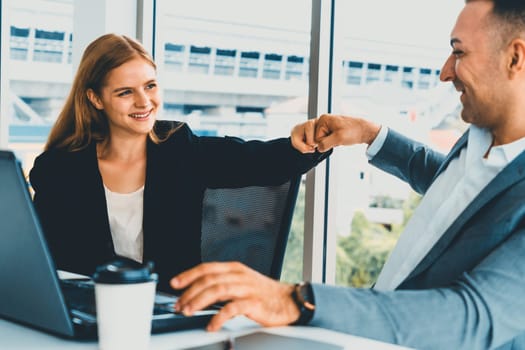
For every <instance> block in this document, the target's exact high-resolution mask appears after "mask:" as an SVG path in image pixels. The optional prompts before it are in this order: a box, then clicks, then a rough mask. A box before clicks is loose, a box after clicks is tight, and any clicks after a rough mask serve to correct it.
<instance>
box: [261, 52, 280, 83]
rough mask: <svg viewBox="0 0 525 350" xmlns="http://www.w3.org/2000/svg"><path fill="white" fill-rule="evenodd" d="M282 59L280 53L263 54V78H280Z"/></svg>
mask: <svg viewBox="0 0 525 350" xmlns="http://www.w3.org/2000/svg"><path fill="white" fill-rule="evenodd" d="M282 60H283V56H282V55H277V54H274V53H268V54H266V55H264V70H263V78H266V79H280V78H281V66H282Z"/></svg>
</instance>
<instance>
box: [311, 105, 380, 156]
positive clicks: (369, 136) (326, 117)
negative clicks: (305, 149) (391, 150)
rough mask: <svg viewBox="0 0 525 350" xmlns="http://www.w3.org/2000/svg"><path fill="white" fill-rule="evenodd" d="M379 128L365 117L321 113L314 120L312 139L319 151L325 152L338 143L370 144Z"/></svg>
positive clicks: (338, 144)
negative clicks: (313, 135)
mask: <svg viewBox="0 0 525 350" xmlns="http://www.w3.org/2000/svg"><path fill="white" fill-rule="evenodd" d="M380 129H381V126H380V125H377V124H375V123H372V122H370V121H368V120H365V119H361V118H355V117H345V116H339V115H333V114H323V115H321V116H320V117H319V118H318V119H317V120H316V122H315V137H314V140H315V143H316V144H317V149H318V150H319V152H326V151H328V150H330V149H332V148H334V147H336V146H340V145H354V144H358V143H366V144H371V143H372V142H373V141H374V139H375V138H376V136H377V134H378V133H379V130H380Z"/></svg>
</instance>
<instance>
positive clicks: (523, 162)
mask: <svg viewBox="0 0 525 350" xmlns="http://www.w3.org/2000/svg"><path fill="white" fill-rule="evenodd" d="M458 145H459V142H458ZM460 148H461V147H460ZM453 151H454V150H453ZM453 151H452V152H451V154H452V153H453ZM456 151H458V150H456ZM447 161H450V158H449V157H447ZM440 171H442V169H440ZM523 178H525V151H524V152H522V153H521V154H520V155H519V156H518V157H516V159H514V160H513V161H512V162H511V163H510V164H508V165H507V166H506V167H505V168H504V169H503V170H502V171H501V172H500V173H499V174H498V175H496V177H495V178H494V179H492V181H491V182H490V183H489V184H488V185H487V186H486V187H485V188H484V189H483V190H482V191H481V192H480V193H479V194H478V196H477V197H476V198H474V200H473V201H472V202H471V203H470V204H469V205H468V206H467V207H466V208H465V210H464V211H463V213H461V215H459V216H458V218H457V219H456V220H455V221H454V222H453V223H452V225H450V227H449V228H448V229H447V230H446V231H445V233H444V234H443V235H442V236H441V238H440V239H439V240H438V241H437V242H436V244H435V245H434V246H433V247H432V249H431V250H430V251H429V252H428V254H427V255H426V256H425V257H424V258H423V260H421V262H420V263H419V264H418V265H417V266H416V268H415V269H414V270H413V271H412V272H411V273H410V274H409V276H408V277H407V278H406V279H405V281H406V280H408V279H410V278H412V277H414V276H416V275H418V274H419V273H421V272H423V271H424V270H425V269H426V268H428V267H429V266H430V265H431V264H432V263H433V262H434V261H435V260H436V259H437V258H438V257H439V256H440V255H441V254H442V253H443V251H444V250H445V249H446V248H447V247H448V246H449V245H450V243H451V242H452V240H453V239H454V237H456V235H457V234H458V233H459V232H460V230H461V228H462V227H463V226H464V225H465V223H467V221H468V220H470V219H471V218H472V217H473V216H474V215H475V214H476V213H477V212H478V211H479V210H480V209H481V208H482V207H483V206H485V205H486V204H487V203H488V202H490V201H491V200H492V199H493V198H494V197H496V196H497V195H498V194H499V193H501V192H502V191H504V190H506V189H508V188H509V187H511V186H513V185H514V184H515V183H516V182H518V181H520V180H522V179H523Z"/></svg>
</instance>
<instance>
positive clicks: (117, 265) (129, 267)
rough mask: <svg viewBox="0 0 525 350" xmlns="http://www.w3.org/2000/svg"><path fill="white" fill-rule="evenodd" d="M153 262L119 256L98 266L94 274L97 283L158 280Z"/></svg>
mask: <svg viewBox="0 0 525 350" xmlns="http://www.w3.org/2000/svg"><path fill="white" fill-rule="evenodd" d="M157 279H158V276H157V274H156V273H153V262H148V263H145V264H141V263H139V262H137V261H135V260H131V259H128V258H122V257H120V258H117V259H115V260H112V261H110V262H108V263H106V264H104V265H100V266H98V267H97V269H96V271H95V273H94V274H93V281H94V282H95V283H107V284H121V283H123V284H126V283H143V282H149V281H157Z"/></svg>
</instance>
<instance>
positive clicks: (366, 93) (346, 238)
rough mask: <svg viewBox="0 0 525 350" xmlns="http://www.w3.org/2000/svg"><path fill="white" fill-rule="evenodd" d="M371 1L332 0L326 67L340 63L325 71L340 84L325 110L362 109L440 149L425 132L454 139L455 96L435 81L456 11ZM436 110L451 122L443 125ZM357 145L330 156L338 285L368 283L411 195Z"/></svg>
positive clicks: (330, 216)
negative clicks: (331, 49)
mask: <svg viewBox="0 0 525 350" xmlns="http://www.w3.org/2000/svg"><path fill="white" fill-rule="evenodd" d="M461 5H462V4H458V6H461ZM377 6H378V4H377V3H373V4H372V3H371V4H368V5H367V3H364V2H360V3H357V2H355V1H346V0H338V1H337V2H336V5H335V13H336V14H335V24H334V28H336V31H337V32H336V36H335V37H336V38H338V40H337V41H336V42H335V43H334V45H335V52H339V53H340V54H339V55H340V57H341V58H339V56H337V57H336V58H335V59H336V61H335V62H334V66H335V67H343V69H342V72H339V71H337V70H336V72H335V74H342V80H343V81H344V82H346V84H340V85H334V87H333V95H334V96H335V97H336V98H335V99H334V101H338V102H339V103H337V104H335V105H334V110H333V113H336V114H343V115H359V116H362V117H364V118H367V119H370V120H373V121H375V122H377V123H379V124H382V125H385V126H388V127H390V128H392V129H395V130H397V131H399V132H401V133H403V134H405V135H407V136H409V137H413V138H416V139H418V140H420V141H423V142H425V143H430V144H431V145H433V146H434V147H436V148H438V149H441V150H442V151H443V152H446V151H448V149H447V147H448V146H445V145H443V144H439V143H432V142H433V140H434V139H435V138H434V137H433V135H434V134H435V133H436V131H437V128H440V129H446V130H447V131H448V135H450V136H449V138H452V139H454V138H457V135H458V134H459V132H460V131H462V130H461V127H462V126H459V125H460V123H459V122H458V121H459V120H460V118H459V116H458V108H457V107H458V104H459V99H458V98H457V95H456V94H455V92H454V90H453V87H452V86H450V84H440V83H436V79H437V78H438V74H437V72H438V71H439V69H440V68H441V65H442V64H443V61H442V59H444V58H446V57H447V55H448V54H449V52H450V48H449V46H448V44H449V37H448V35H449V33H450V30H451V28H452V24H453V23H454V20H455V16H456V14H457V12H456V11H454V10H453V9H450V8H446V9H444V8H442V4H441V2H440V1H437V0H435V1H430V2H429V1H425V2H420V1H416V0H413V1H412V0H401V1H396V2H388V1H383V2H381V4H380V6H381V11H379V12H378V11H377ZM458 10H459V8H458ZM429 13H432V14H433V15H432V16H428V14H429ZM437 14H439V15H437ZM384 28H389V29H388V30H387V31H385V30H384ZM339 59H340V61H338V60H339ZM337 78H338V77H337V76H335V77H334V81H337V80H338V79H337ZM339 80H340V79H339ZM382 82H383V83H382ZM371 83H373V84H371ZM445 117H448V118H450V120H454V121H455V122H454V123H446V122H445V120H446V119H448V118H445ZM458 129H459V130H458ZM439 131H441V130H439ZM458 131H459V132H458ZM365 149H366V147H365V146H364V145H355V146H351V147H340V148H338V149H336V150H335V151H334V153H333V155H332V157H331V161H330V179H329V191H328V197H329V203H330V208H329V210H328V213H327V219H326V220H327V222H328V235H329V236H332V237H333V236H335V239H333V241H335V242H336V243H335V244H336V245H337V248H336V250H335V251H336V252H337V254H336V257H335V258H334V259H335V266H336V268H335V282H336V284H339V285H350V286H358V287H369V286H371V285H372V284H373V283H374V282H375V281H376V279H377V277H378V274H379V272H380V270H381V268H382V266H383V263H384V262H385V260H386V258H387V256H388V254H389V253H390V250H391V249H392V248H393V246H394V244H395V243H396V241H397V238H398V237H399V234H400V232H401V231H402V230H403V227H404V225H405V224H406V220H407V218H408V217H410V214H411V212H412V210H413V208H414V207H415V206H416V205H417V203H418V201H419V196H418V195H416V194H415V192H413V191H412V190H411V189H410V188H409V187H408V186H407V185H406V184H405V183H403V182H401V181H400V180H398V179H397V178H394V177H393V176H391V175H388V174H386V173H385V172H383V171H381V170H378V169H376V168H374V167H373V166H370V165H369V164H368V159H367V158H366V155H365ZM329 258H330V257H329Z"/></svg>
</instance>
